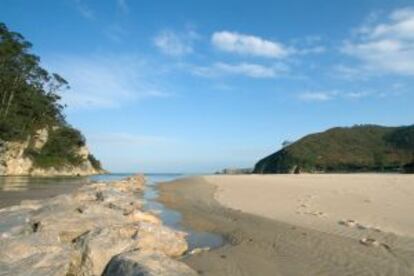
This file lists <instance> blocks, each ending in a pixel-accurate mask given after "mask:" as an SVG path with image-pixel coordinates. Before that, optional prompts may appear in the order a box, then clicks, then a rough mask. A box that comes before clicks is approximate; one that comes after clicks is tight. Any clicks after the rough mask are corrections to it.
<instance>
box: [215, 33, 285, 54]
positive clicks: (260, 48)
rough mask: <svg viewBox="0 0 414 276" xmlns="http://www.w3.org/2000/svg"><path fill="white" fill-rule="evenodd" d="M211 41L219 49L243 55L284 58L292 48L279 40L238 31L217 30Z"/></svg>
mask: <svg viewBox="0 0 414 276" xmlns="http://www.w3.org/2000/svg"><path fill="white" fill-rule="evenodd" d="M211 42H212V43H213V45H214V46H215V47H216V48H217V49H219V50H222V51H225V52H233V53H237V54H242V55H251V56H261V57H267V58H284V57H286V56H288V55H289V54H290V50H289V49H288V48H287V47H285V46H284V45H283V44H281V43H279V42H276V41H270V40H266V39H263V38H261V37H258V36H253V35H245V34H239V33H236V32H229V31H221V32H215V33H214V34H213V35H212V37H211Z"/></svg>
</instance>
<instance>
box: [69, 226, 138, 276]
mask: <svg viewBox="0 0 414 276" xmlns="http://www.w3.org/2000/svg"><path fill="white" fill-rule="evenodd" d="M137 234H138V227H136V226H134V225H128V226H114V227H108V228H104V229H97V230H94V231H91V232H89V233H86V234H84V235H83V236H81V237H79V238H78V239H77V240H76V241H75V247H76V248H77V249H78V250H79V252H80V255H81V260H82V261H81V263H80V267H79V271H78V272H77V274H79V275H101V274H102V272H103V270H104V269H105V266H106V265H107V263H108V262H109V260H110V259H111V258H112V257H113V256H114V255H117V254H120V253H122V252H124V251H127V250H132V249H135V248H137V242H136V240H135V238H136V236H137Z"/></svg>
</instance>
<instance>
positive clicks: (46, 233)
mask: <svg viewBox="0 0 414 276" xmlns="http://www.w3.org/2000/svg"><path fill="white" fill-rule="evenodd" d="M144 183H145V178H144V176H141V175H137V176H134V177H128V178H126V179H122V180H119V181H112V182H94V183H90V184H85V185H82V186H80V187H79V188H77V189H75V190H74V191H73V192H72V193H68V194H62V195H59V196H56V197H53V198H49V199H43V200H25V201H22V202H21V204H20V205H15V206H11V207H7V208H3V209H0V226H1V227H0V271H2V273H1V274H5V275H26V274H30V275H107V276H110V275H138V274H139V275H141V274H145V275H195V272H194V271H193V270H191V269H190V268H189V267H188V266H186V265H185V264H183V263H181V262H180V261H178V260H177V258H179V257H180V256H181V255H183V254H184V253H185V252H186V251H187V249H188V245H187V243H186V241H185V236H186V233H184V232H181V231H177V230H173V229H171V228H169V227H166V226H165V225H163V224H162V221H161V220H160V218H158V217H157V216H155V215H154V214H152V213H149V212H145V211H144V210H143V198H142V194H143V190H144V188H145V185H144Z"/></svg>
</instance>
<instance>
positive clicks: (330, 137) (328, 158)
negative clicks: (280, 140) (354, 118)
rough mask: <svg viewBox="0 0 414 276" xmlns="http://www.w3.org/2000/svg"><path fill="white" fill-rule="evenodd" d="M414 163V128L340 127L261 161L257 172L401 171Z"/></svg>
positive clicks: (314, 136) (307, 138)
mask: <svg viewBox="0 0 414 276" xmlns="http://www.w3.org/2000/svg"><path fill="white" fill-rule="evenodd" d="M413 164H414V125H412V126H402V127H383V126H376V125H359V126H354V127H337V128H332V129H329V130H327V131H325V132H322V133H315V134H310V135H308V136H305V137H303V138H302V139H300V140H299V141H297V142H295V143H292V144H290V145H288V146H287V147H285V148H283V149H281V150H279V151H278V152H276V153H273V154H271V155H269V156H267V157H265V158H264V159H262V160H260V161H259V162H258V163H257V164H256V165H255V169H254V172H255V173H294V172H296V173H299V172H311V173H312V172H400V171H407V172H408V171H411V170H412V168H413Z"/></svg>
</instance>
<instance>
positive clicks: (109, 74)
mask: <svg viewBox="0 0 414 276" xmlns="http://www.w3.org/2000/svg"><path fill="white" fill-rule="evenodd" d="M45 67H47V68H48V70H50V71H52V72H57V73H59V74H61V75H62V76H63V77H64V78H65V79H66V80H67V81H68V82H69V84H70V86H71V89H70V90H69V91H65V92H64V93H63V95H62V97H63V99H62V100H63V102H64V103H66V104H68V107H69V108H70V109H78V108H116V107H120V106H122V105H124V104H127V103H130V102H131V101H136V100H140V99H143V98H148V97H167V96H168V95H169V94H167V93H165V92H164V91H163V89H162V88H160V87H159V85H160V83H159V80H158V79H159V78H158V77H155V76H153V75H152V74H154V73H153V72H152V71H154V70H152V68H151V66H150V64H148V63H146V62H144V61H142V60H140V59H139V58H137V57H136V56H133V55H130V56H116V55H101V56H88V57H85V56H57V57H52V58H49V59H46V62H45Z"/></svg>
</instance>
